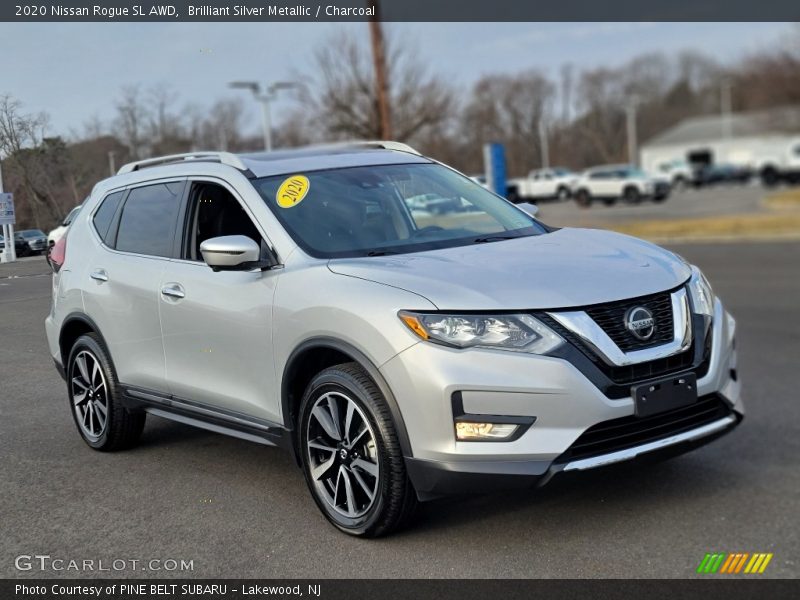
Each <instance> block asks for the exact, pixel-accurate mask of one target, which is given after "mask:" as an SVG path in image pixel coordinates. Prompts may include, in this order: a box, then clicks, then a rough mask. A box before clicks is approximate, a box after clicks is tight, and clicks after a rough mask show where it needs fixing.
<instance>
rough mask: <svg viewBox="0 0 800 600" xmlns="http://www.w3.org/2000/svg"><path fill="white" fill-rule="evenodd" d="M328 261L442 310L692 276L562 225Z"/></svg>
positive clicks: (539, 301)
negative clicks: (451, 245)
mask: <svg viewBox="0 0 800 600" xmlns="http://www.w3.org/2000/svg"><path fill="white" fill-rule="evenodd" d="M328 267H329V269H330V270H331V271H333V272H334V273H337V274H340V275H347V276H350V277H358V278H360V279H366V280H368V281H374V282H377V283H381V284H385V285H390V286H393V287H397V288H401V289H403V290H406V291H410V292H414V293H416V294H418V295H420V296H424V297H425V298H427V299H428V300H430V301H431V302H432V303H433V304H434V305H436V306H437V307H438V308H439V309H441V310H516V309H554V308H568V307H578V306H586V305H589V304H597V303H602V302H611V301H614V300H623V299H626V298H633V297H637V296H644V295H647V294H653V293H656V292H661V291H664V290H668V289H671V288H674V287H677V286H678V285H680V284H681V283H683V282H684V281H686V280H687V279H688V278H689V275H690V274H691V271H690V268H689V266H688V265H687V264H686V263H685V262H684V261H683V260H681V259H680V258H679V257H677V256H676V255H675V254H673V253H672V252H669V251H668V250H664V249H663V248H659V247H658V246H655V245H653V244H650V243H649V242H645V241H642V240H639V239H636V238H632V237H629V236H626V235H621V234H617V233H612V232H609V231H600V230H593V229H568V228H565V229H560V230H557V231H554V232H553V233H549V234H545V235H538V236H530V237H524V238H518V239H513V240H506V241H500V242H490V243H485V244H475V245H470V246H461V247H457V248H447V249H444V250H431V251H426V252H415V253H411V254H402V255H397V256H381V257H369V258H347V259H336V260H331V261H330V262H329V265H328ZM408 308H410V309H413V308H414V307H412V306H409V307H408Z"/></svg>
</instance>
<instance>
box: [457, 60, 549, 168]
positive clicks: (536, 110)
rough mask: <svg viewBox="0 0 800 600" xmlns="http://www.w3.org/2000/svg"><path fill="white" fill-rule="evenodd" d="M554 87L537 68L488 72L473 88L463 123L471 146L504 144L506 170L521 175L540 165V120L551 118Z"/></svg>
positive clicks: (465, 109)
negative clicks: (521, 70)
mask: <svg viewBox="0 0 800 600" xmlns="http://www.w3.org/2000/svg"><path fill="white" fill-rule="evenodd" d="M554 100H555V86H554V85H553V83H552V82H551V81H550V80H549V79H548V78H547V77H545V76H544V75H543V74H542V73H540V72H539V71H536V70H530V71H525V72H522V73H519V74H516V75H491V76H487V77H483V78H481V79H480V80H479V81H478V82H477V83H476V84H475V86H474V87H473V90H472V97H471V99H470V101H469V102H468V103H467V105H466V107H465V108H464V115H463V124H464V128H465V130H466V132H467V135H468V137H471V139H472V145H474V146H475V147H476V148H478V149H480V148H481V147H482V146H483V144H485V143H487V142H502V143H504V144H505V145H506V156H507V161H508V171H509V173H510V174H512V175H522V174H524V173H527V172H528V171H530V170H531V169H532V168H534V167H537V166H539V165H540V163H541V160H542V156H541V152H540V150H541V139H540V133H541V127H540V123H542V122H543V121H549V120H551V119H552V118H553V115H552V112H553V103H554Z"/></svg>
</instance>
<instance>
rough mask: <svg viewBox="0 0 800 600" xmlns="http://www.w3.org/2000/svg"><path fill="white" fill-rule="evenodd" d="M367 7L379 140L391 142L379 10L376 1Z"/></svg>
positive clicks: (390, 121)
mask: <svg viewBox="0 0 800 600" xmlns="http://www.w3.org/2000/svg"><path fill="white" fill-rule="evenodd" d="M367 3H368V5H369V7H370V8H372V9H373V13H374V14H373V16H372V17H370V20H369V33H370V37H371V39H372V62H373V65H374V68H375V88H376V89H375V92H376V93H375V96H376V98H375V99H376V104H377V108H378V119H379V124H380V138H381V139H382V140H391V139H392V137H393V135H392V117H391V109H390V107H389V81H388V75H387V73H386V49H385V46H384V43H383V31H382V29H381V21H380V18H381V17H380V9H379V7H378V0H368V2H367Z"/></svg>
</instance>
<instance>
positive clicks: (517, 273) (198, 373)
mask: <svg viewBox="0 0 800 600" xmlns="http://www.w3.org/2000/svg"><path fill="white" fill-rule="evenodd" d="M425 194H434V195H435V196H436V197H441V198H457V199H458V200H459V202H457V203H453V204H452V208H451V209H449V210H448V209H447V208H445V207H443V210H442V211H441V212H437V213H436V214H432V213H431V212H429V211H425V210H417V211H413V210H412V209H411V208H410V207H409V202H408V201H409V199H414V198H419V197H420V196H423V195H425ZM465 206H468V207H469V210H465ZM415 213H417V214H415ZM51 264H52V266H53V270H54V275H53V282H52V307H51V310H50V314H49V315H48V316H47V318H46V321H45V328H46V331H47V339H48V343H49V348H50V353H51V354H52V357H53V360H54V362H55V364H56V367H57V368H58V370H59V372H60V373H61V374H62V376H63V377H64V378H65V380H66V391H67V396H68V402H69V407H70V411H71V413H72V417H73V419H74V421H75V425H76V428H77V430H78V432H79V433H80V435H81V436H82V438H83V440H84V441H85V442H86V444H88V445H89V446H90V447H91V448H94V449H95V450H101V451H110V450H121V449H123V448H127V447H130V446H132V445H133V444H135V443H136V441H137V439H138V438H139V435H140V433H141V431H142V428H143V427H144V424H145V418H146V417H147V416H148V415H151V416H156V417H163V418H167V419H173V420H176V421H179V422H181V423H186V424H189V425H194V426H197V427H202V428H205V429H208V430H211V431H213V432H217V433H224V434H228V435H232V436H236V437H238V438H241V439H244V440H248V441H251V442H257V443H261V444H265V445H268V446H279V447H282V448H285V449H286V450H288V451H289V452H291V453H292V455H293V456H294V458H295V459H296V461H297V464H298V466H299V467H300V469H301V470H302V472H303V474H304V476H305V479H306V481H307V483H308V488H309V490H310V493H311V495H312V497H313V498H314V500H315V502H316V503H317V505H318V506H319V508H320V510H321V512H322V513H323V514H324V515H325V517H326V518H327V519H328V520H329V521H330V522H331V523H332V524H333V525H335V526H336V527H338V528H339V529H340V530H342V531H344V532H346V533H348V534H352V535H361V536H377V535H382V534H386V533H388V532H390V531H392V530H393V529H396V528H397V527H399V526H400V525H402V524H403V523H404V522H406V521H407V520H408V519H409V517H410V515H411V514H412V512H413V509H414V507H415V505H416V503H417V502H418V501H420V500H430V499H433V498H436V497H439V496H441V495H443V494H449V493H454V492H456V493H458V492H494V491H497V490H500V489H507V488H514V487H530V486H536V485H542V484H543V483H545V482H547V481H548V480H549V479H550V478H551V477H553V476H557V475H558V474H559V473H561V472H568V471H582V470H586V469H593V468H596V467H602V466H604V465H607V464H610V463H616V462H619V461H625V460H630V459H635V458H637V457H640V456H651V455H664V454H673V453H678V452H682V451H685V450H688V449H690V448H693V447H696V446H698V445H701V444H704V443H706V442H708V441H710V440H712V439H714V438H715V437H717V436H719V435H722V434H724V433H726V432H728V431H730V430H731V429H733V428H734V427H735V426H736V425H737V424H738V423H739V422H740V420H741V419H742V415H743V411H744V408H743V405H742V400H741V398H740V382H739V377H738V373H737V365H736V350H735V344H734V337H735V334H736V324H735V321H734V319H733V318H732V317H731V316H730V315H729V314H728V313H727V312H726V311H725V309H724V307H723V305H722V303H721V302H720V300H719V299H718V298H716V297H715V296H714V293H713V292H712V290H711V287H710V286H709V284H708V282H707V281H706V279H705V277H703V275H702V274H701V272H700V271H699V270H698V269H697V267H694V266H692V265H690V264H688V263H687V262H686V261H684V260H683V259H682V258H681V257H679V256H677V255H676V254H673V253H672V252H669V251H667V250H664V249H662V248H659V247H657V246H654V245H653V244H650V243H647V242H644V241H641V240H637V239H635V238H631V237H628V236H624V235H619V234H616V233H612V232H608V231H595V230H585V229H570V228H563V229H554V228H551V227H548V226H547V225H545V224H543V223H541V222H540V221H538V220H536V219H535V218H534V217H532V216H530V215H529V214H527V213H526V212H524V211H523V210H521V209H520V208H519V207H516V206H514V205H513V204H511V203H509V202H508V201H506V200H505V199H503V198H500V197H499V196H497V195H495V194H493V193H491V192H489V191H487V190H485V189H484V188H483V187H481V186H480V185H479V184H477V183H475V182H474V181H472V180H470V179H469V178H468V177H466V176H464V175H461V174H460V173H458V172H456V171H454V170H453V169H451V168H449V167H447V166H445V165H443V164H440V163H438V162H437V161H435V160H433V159H430V158H427V157H425V156H421V155H420V154H418V153H416V152H415V151H413V150H412V149H411V148H409V147H407V146H405V145H402V144H397V143H392V142H371V143H361V144H349V145H341V146H333V147H330V146H329V147H320V148H305V149H299V150H293V151H285V152H272V153H266V154H253V155H233V154H228V153H195V154H190V155H179V156H173V157H164V158H160V159H152V160H146V161H141V162H137V163H132V164H129V165H125V166H124V167H123V168H122V169H121V170H120V172H119V174H118V175H116V176H114V177H111V178H109V179H106V180H104V181H101V182H100V183H98V184H97V185H96V186H95V188H94V190H93V191H92V194H91V196H90V198H89V199H87V201H86V203H85V204H84V208H83V210H81V211H80V213H79V214H78V216H77V217H76V219H75V220H74V221H73V223H72V225H71V226H70V228H69V230H68V231H67V234H66V235H65V236H64V237H63V238H61V240H60V241H59V242H58V243H57V244H56V245H55V247H54V248H53V251H52V252H51ZM76 452H78V450H76ZM146 459H147V458H146V456H145V457H143V459H142V460H146ZM92 464H93V467H92V468H97V463H96V462H95V463H92ZM115 465H117V462H116V461H108V462H107V463H106V468H107V469H109V470H112V469H115V468H116V466H115Z"/></svg>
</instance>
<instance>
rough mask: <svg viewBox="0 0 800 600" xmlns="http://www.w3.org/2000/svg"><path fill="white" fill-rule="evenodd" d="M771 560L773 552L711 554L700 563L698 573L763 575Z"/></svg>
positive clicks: (707, 554)
mask: <svg viewBox="0 0 800 600" xmlns="http://www.w3.org/2000/svg"><path fill="white" fill-rule="evenodd" d="M771 560H772V553H771V552H770V553H764V552H754V553H752V554H751V553H749V552H733V553H730V554H729V553H726V552H714V553H711V552H709V553H706V555H705V556H704V557H703V560H702V561H700V565H699V566H698V567H697V572H698V573H703V574H713V573H720V574H726V575H736V574H737V573H746V574H752V575H755V574H761V573H763V572H764V571H765V570H766V569H767V565H768V564H769V561H771Z"/></svg>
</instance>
